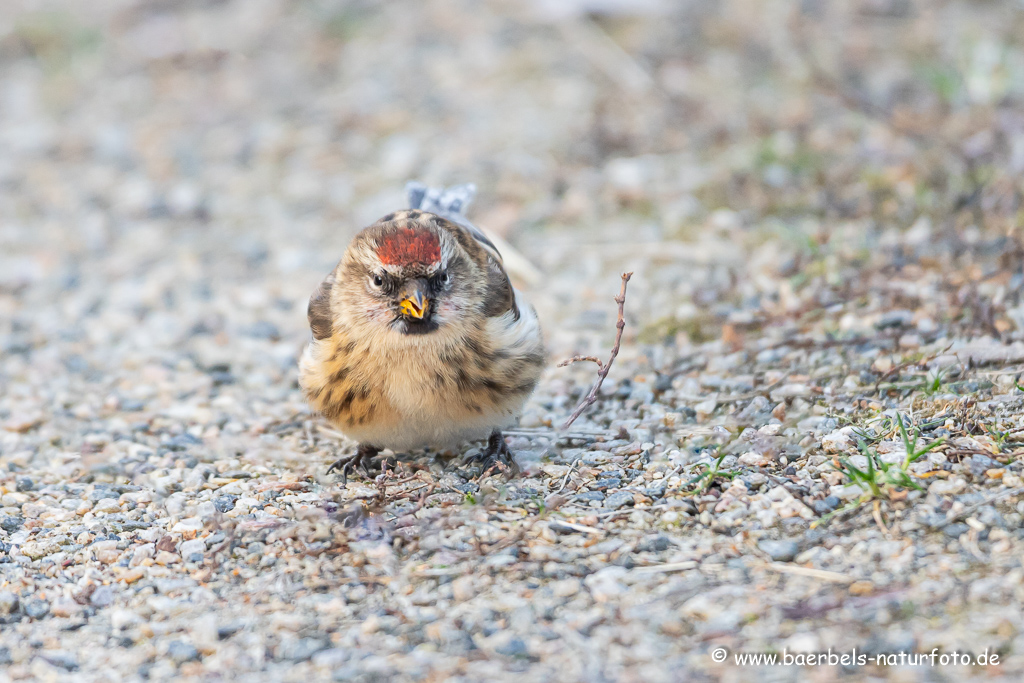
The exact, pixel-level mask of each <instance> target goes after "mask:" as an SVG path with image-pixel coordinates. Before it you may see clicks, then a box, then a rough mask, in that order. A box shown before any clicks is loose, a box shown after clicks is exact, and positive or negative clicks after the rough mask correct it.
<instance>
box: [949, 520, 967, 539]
mask: <svg viewBox="0 0 1024 683" xmlns="http://www.w3.org/2000/svg"><path fill="white" fill-rule="evenodd" d="M970 530H971V527H969V526H967V525H966V524H964V523H963V522H954V523H953V524H947V525H946V526H944V527H943V528H942V533H944V534H946V535H947V536H949V537H950V538H960V536H962V535H963V534H966V533H967V532H968V531H970Z"/></svg>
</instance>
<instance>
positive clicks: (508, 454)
mask: <svg viewBox="0 0 1024 683" xmlns="http://www.w3.org/2000/svg"><path fill="white" fill-rule="evenodd" d="M474 462H479V463H480V467H481V468H482V473H487V472H488V471H489V470H490V469H491V468H493V467H495V466H496V465H497V466H498V467H499V469H501V470H502V471H505V470H507V471H508V473H509V474H510V476H513V477H514V476H516V475H517V474H519V465H517V464H516V459H515V457H513V455H512V451H511V449H509V447H508V444H507V443H505V437H504V436H503V435H502V433H501V430H500V429H495V430H494V431H493V432H491V436H490V437H489V438H488V439H487V450H485V451H482V452H480V453H477V454H475V455H472V456H470V457H469V458H467V460H466V464H470V463H474Z"/></svg>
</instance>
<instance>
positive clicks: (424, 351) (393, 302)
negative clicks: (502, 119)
mask: <svg viewBox="0 0 1024 683" xmlns="http://www.w3.org/2000/svg"><path fill="white" fill-rule="evenodd" d="M406 189H407V191H408V194H409V201H410V205H411V206H412V208H411V209H410V210H407V211H399V212H396V213H392V214H389V215H387V216H384V217H383V218H381V219H380V220H379V221H377V222H376V223H374V224H373V225H371V226H370V227H368V228H366V229H365V230H363V231H362V232H360V233H359V234H358V235H356V237H355V238H354V239H353V240H352V242H351V244H349V246H348V249H347V250H346V251H345V255H344V257H343V258H342V259H341V262H340V263H338V265H337V267H336V268H335V269H334V271H333V272H332V273H331V274H330V275H328V276H327V278H326V279H325V280H324V281H323V282H322V283H321V284H320V286H319V287H318V288H317V290H316V291H315V292H314V293H313V296H312V297H311V298H310V300H309V310H308V316H309V326H310V329H311V330H312V332H313V340H312V341H311V342H310V344H309V346H308V347H306V350H305V352H304V353H303V355H302V360H301V362H300V367H299V383H300V385H301V386H302V390H303V392H304V393H305V396H306V398H307V400H308V401H309V403H310V405H311V406H312V407H313V408H315V409H316V410H318V411H319V412H320V413H322V414H323V415H324V417H326V418H327V419H328V420H330V421H331V423H333V424H334V425H335V426H336V427H337V428H338V429H339V430H340V431H342V432H343V433H344V434H345V435H346V436H348V437H350V438H352V439H353V440H355V441H357V442H358V444H359V447H358V449H357V451H356V453H355V454H354V455H352V456H349V457H346V458H342V459H340V460H338V461H337V462H335V463H334V464H333V465H332V466H331V468H330V469H329V470H328V471H333V470H335V469H337V470H340V471H341V473H342V476H343V477H345V479H346V480H347V476H348V474H349V473H350V472H352V471H353V470H354V469H355V468H356V467H361V468H362V469H363V470H364V471H365V469H366V466H367V462H368V460H369V459H370V458H372V457H374V456H375V455H376V454H377V453H378V452H379V451H380V450H382V449H385V448H387V449H391V450H392V451H399V452H402V451H408V450H411V449H417V448H424V447H432V448H438V449H446V448H450V447H453V446H456V445H458V444H461V443H462V442H465V441H469V440H475V439H483V438H487V439H488V442H487V449H486V451H484V452H483V453H481V454H480V455H479V456H477V458H478V459H479V460H481V461H483V462H484V469H485V470H486V469H488V468H489V467H490V466H492V465H493V464H494V463H496V462H498V461H501V462H502V463H503V464H504V465H506V466H508V467H510V468H512V469H515V462H514V460H513V459H512V453H511V451H510V450H509V448H508V446H507V444H506V443H505V439H504V437H503V436H502V432H501V430H502V429H505V428H508V427H510V426H512V425H514V424H515V423H516V421H517V420H518V419H519V415H520V413H521V411H522V409H523V404H524V403H526V400H527V398H529V396H530V394H531V393H532V392H533V389H534V387H535V386H536V384H537V380H538V378H539V376H540V372H541V367H542V364H543V357H544V348H543V339H542V337H541V331H540V325H539V323H538V322H537V314H536V313H535V312H534V310H533V307H532V306H530V304H529V303H527V302H526V300H525V299H524V298H523V296H522V294H521V293H520V292H518V291H517V290H515V289H514V288H513V287H512V284H511V283H510V282H509V278H508V275H507V274H506V273H505V270H504V267H503V265H502V260H501V255H500V254H499V253H498V250H497V249H496V248H495V247H494V245H493V244H492V243H491V241H490V240H488V239H487V237H485V236H484V235H483V234H482V233H481V232H480V231H479V230H478V229H477V228H475V227H474V226H473V225H471V224H470V223H469V222H468V221H467V220H466V219H465V217H464V215H463V212H464V211H465V208H466V205H467V204H468V203H469V202H470V201H471V200H472V197H473V194H474V192H475V188H474V186H472V185H460V186H457V187H452V188H448V189H446V190H439V189H434V188H427V187H426V186H423V185H420V184H419V183H410V184H409V186H408V187H407V188H406Z"/></svg>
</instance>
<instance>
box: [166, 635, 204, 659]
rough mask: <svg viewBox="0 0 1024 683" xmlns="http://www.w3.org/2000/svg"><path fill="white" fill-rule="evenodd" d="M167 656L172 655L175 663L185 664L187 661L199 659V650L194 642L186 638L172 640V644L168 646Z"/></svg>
mask: <svg viewBox="0 0 1024 683" xmlns="http://www.w3.org/2000/svg"><path fill="white" fill-rule="evenodd" d="M167 656H168V657H170V658H171V659H172V660H173V661H174V663H175V664H184V663H185V662H193V661H196V660H198V659H199V650H197V649H196V648H195V646H194V645H193V644H192V643H189V642H186V641H184V640H172V641H171V643H170V645H168V646H167Z"/></svg>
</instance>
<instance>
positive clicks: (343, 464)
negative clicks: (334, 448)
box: [327, 443, 380, 486]
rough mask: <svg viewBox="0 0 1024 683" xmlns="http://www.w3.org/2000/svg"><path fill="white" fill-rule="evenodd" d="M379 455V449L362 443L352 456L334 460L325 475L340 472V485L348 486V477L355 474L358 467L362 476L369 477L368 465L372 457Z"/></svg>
mask: <svg viewBox="0 0 1024 683" xmlns="http://www.w3.org/2000/svg"><path fill="white" fill-rule="evenodd" d="M378 453H380V449H379V448H377V447H376V446H368V445H366V444H364V443H361V444H359V448H357V449H356V452H355V454H354V455H348V456H345V457H344V458H338V459H337V460H335V461H334V462H333V463H332V464H331V466H330V467H328V468H327V474H330V473H331V472H334V471H335V470H337V471H339V472H341V485H342V486H345V485H346V484H348V475H349V474H351V473H352V472H355V470H356V468H357V467H358V468H359V469H360V470H362V471H363V475H364V476H366V477H369V476H370V470H369V468H368V466H367V465H368V464H369V462H370V460H372V459H373V456H375V455H377V454H378Z"/></svg>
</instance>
